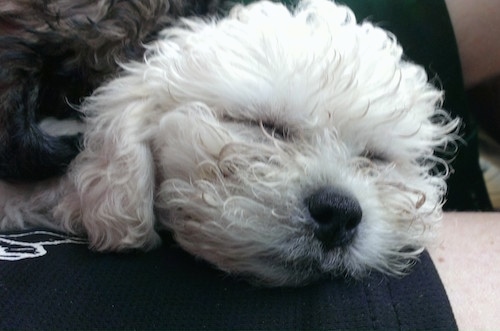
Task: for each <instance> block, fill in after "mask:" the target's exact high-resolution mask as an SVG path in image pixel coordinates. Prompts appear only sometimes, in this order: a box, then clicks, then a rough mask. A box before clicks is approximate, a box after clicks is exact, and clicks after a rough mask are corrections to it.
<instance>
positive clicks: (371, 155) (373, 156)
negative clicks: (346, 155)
mask: <svg viewBox="0 0 500 331" xmlns="http://www.w3.org/2000/svg"><path fill="white" fill-rule="evenodd" d="M361 156H362V157H364V158H366V159H368V160H370V161H371V162H373V163H378V164H379V163H389V162H390V160H389V158H388V157H387V156H385V155H384V154H382V153H380V152H375V151H373V150H365V151H364V152H363V153H362V154H361Z"/></svg>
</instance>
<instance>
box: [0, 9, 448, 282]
mask: <svg viewBox="0 0 500 331" xmlns="http://www.w3.org/2000/svg"><path fill="white" fill-rule="evenodd" d="M123 67H124V70H125V74H123V76H122V77H120V78H117V79H115V80H113V81H111V82H109V83H108V84H107V85H105V86H103V87H102V88H100V89H99V90H98V91H97V92H96V93H95V94H94V95H93V96H92V97H90V98H89V99H88V100H87V101H86V103H85V105H84V107H83V111H84V112H85V113H86V115H87V116H88V123H87V125H88V131H87V132H86V138H85V150H84V151H83V152H82V153H81V154H80V155H79V157H78V158H77V159H76V160H75V161H74V162H73V164H72V167H71V172H70V174H69V175H68V176H66V177H63V178H61V179H58V180H53V181H51V182H45V183H42V184H41V185H39V186H38V187H36V188H32V187H27V188H23V187H13V186H9V185H7V184H2V185H3V187H2V188H0V190H3V192H1V193H2V194H8V195H9V198H6V199H3V201H2V205H0V207H2V208H1V212H0V217H1V218H0V222H1V223H0V227H1V228H2V229H11V228H25V227H29V226H33V225H44V226H48V227H52V228H57V229H62V230H65V231H68V232H72V233H82V234H86V235H87V236H88V238H89V241H90V243H91V246H92V248H93V249H96V250H99V251H107V250H126V249H135V248H140V249H149V248H152V247H154V246H155V245H156V244H157V243H158V241H159V237H158V235H157V232H156V231H157V230H158V229H168V230H169V231H172V232H173V234H174V237H175V239H176V240H177V242H178V243H179V244H180V245H181V246H182V247H183V248H184V249H186V250H187V251H189V252H190V253H192V254H194V255H196V256H199V257H202V258H204V259H206V260H208V261H209V262H211V263H213V264H214V265H216V266H217V267H218V268H220V269H223V270H226V271H228V272H230V273H235V274H239V275H243V276H248V277H250V278H252V279H256V280H258V281H260V282H262V283H265V284H270V285H283V284H288V285H290V284H292V285H293V284H301V283H304V282H307V281H310V280H313V279H316V278H318V277H320V276H322V275H325V274H340V273H347V274H350V275H353V276H359V275H362V274H363V273H364V272H366V271H367V270H369V269H377V270H381V271H384V272H389V273H400V272H402V271H404V270H405V267H406V266H407V265H408V262H409V261H411V260H412V259H413V258H415V257H416V256H417V255H418V253H419V252H420V251H421V249H422V247H423V245H424V244H425V242H426V239H427V237H428V234H431V233H432V231H429V229H430V228H431V227H432V226H433V225H434V224H436V223H437V222H438V221H439V219H440V218H441V205H442V202H443V196H444V193H445V191H446V184H445V177H446V175H447V171H448V167H447V165H446V162H445V161H444V160H442V159H440V158H438V157H436V156H435V154H434V151H435V150H436V149H439V148H444V147H445V146H446V145H447V144H449V143H453V139H454V134H453V133H454V132H455V130H456V127H457V125H458V121H457V120H451V119H450V118H449V116H448V115H447V114H446V113H445V112H444V111H443V110H441V109H440V105H441V101H442V100H441V99H442V93H441V91H439V90H437V89H436V88H435V87H433V86H432V85H431V84H429V82H428V79H427V76H426V73H425V71H424V69H423V68H421V67H420V66H418V65H415V64H412V63H410V62H407V61H405V60H403V59H402V49H401V47H400V46H399V45H398V43H397V42H396V39H395V37H394V36H393V35H391V34H389V33H387V32H386V31H384V30H382V29H380V28H378V27H376V26H374V25H372V24H370V23H366V22H365V23H362V24H358V23H357V22H356V19H355V17H354V14H353V13H352V12H351V11H350V9H348V8H347V7H345V6H340V5H336V4H334V3H332V2H329V1H326V0H305V1H302V2H301V3H300V4H299V5H298V7H297V8H295V9H294V10H292V11H290V10H289V9H287V8H286V7H285V6H283V5H281V4H276V3H271V2H266V1H264V2H258V3H254V4H252V5H249V6H241V5H238V6H236V7H235V8H233V9H232V11H231V12H230V14H229V15H228V17H226V18H222V19H219V20H214V21H208V22H207V21H202V20H196V19H190V20H185V21H184V22H183V24H182V26H180V27H177V28H172V29H167V30H165V31H163V33H162V35H161V38H159V40H157V41H156V42H154V43H152V44H150V45H149V46H148V51H147V54H146V56H145V61H144V62H142V63H135V62H134V63H128V64H125V65H124V66H123ZM437 165H438V166H439V168H440V169H441V170H440V171H436V170H435V169H436V166H437ZM321 187H335V188H338V189H341V190H342V191H345V192H349V194H350V195H352V196H353V197H354V198H355V199H356V200H357V201H358V202H359V205H360V207H361V209H362V215H363V216H362V219H361V222H360V224H359V225H358V226H357V229H356V231H357V233H356V236H355V237H354V238H353V240H352V242H350V244H349V245H346V246H342V247H336V248H332V249H325V247H324V246H323V245H322V244H321V242H320V241H319V240H318V239H317V238H316V236H315V235H314V226H315V222H314V221H313V220H312V219H311V215H310V214H309V211H308V208H307V206H306V203H305V202H304V201H305V200H306V199H307V197H309V196H310V195H311V194H313V192H315V191H316V190H318V189H319V188H321Z"/></svg>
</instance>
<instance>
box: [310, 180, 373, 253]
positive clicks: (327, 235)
mask: <svg viewBox="0 0 500 331" xmlns="http://www.w3.org/2000/svg"><path fill="white" fill-rule="evenodd" d="M306 204H307V208H308V209H309V213H310V215H311V217H312V218H313V219H314V221H315V222H316V225H317V227H316V229H315V232H314V234H315V236H316V237H317V238H318V239H319V240H320V241H321V243H322V244H323V246H324V247H325V248H327V249H331V248H334V247H340V246H344V245H346V244H348V243H349V242H351V240H352V239H353V237H354V235H355V234H356V228H357V226H358V225H359V223H360V222H361V217H362V215H363V213H362V210H361V206H360V205H359V202H358V201H357V199H356V198H355V197H353V196H352V195H350V194H348V193H346V192H344V191H341V190H339V189H337V188H334V187H324V188H321V189H319V190H318V191H316V192H315V193H314V194H312V195H311V196H310V197H308V198H307V200H306Z"/></svg>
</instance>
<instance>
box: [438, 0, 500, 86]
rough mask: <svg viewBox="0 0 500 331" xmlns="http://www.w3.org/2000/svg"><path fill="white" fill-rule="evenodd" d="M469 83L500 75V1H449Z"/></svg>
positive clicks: (447, 4) (465, 79)
mask: <svg viewBox="0 0 500 331" xmlns="http://www.w3.org/2000/svg"><path fill="white" fill-rule="evenodd" d="M445 2H446V6H447V7H448V12H449V14H450V18H451V22H452V24H453V30H454V31H455V37H456V39H457V44H458V51H459V54H460V60H461V62H462V73H463V76H464V81H465V86H466V87H468V88H469V87H473V86H475V85H477V84H479V83H481V82H484V81H486V80H489V79H492V78H494V77H498V76H500V38H499V36H500V0H474V1H472V0H445Z"/></svg>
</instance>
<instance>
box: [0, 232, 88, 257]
mask: <svg viewBox="0 0 500 331" xmlns="http://www.w3.org/2000/svg"><path fill="white" fill-rule="evenodd" d="M38 236H40V237H41V238H39V239H38V240H36V239H34V238H33V237H35V238H36V237H38ZM61 244H88V242H87V241H86V240H85V239H83V238H79V237H71V236H65V235H62V234H60V233H54V232H49V231H33V232H25V233H20V234H0V260H3V261H19V260H24V259H31V258H35V257H41V256H44V255H45V254H47V250H46V249H45V246H54V245H61Z"/></svg>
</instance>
